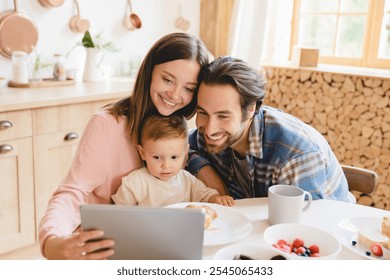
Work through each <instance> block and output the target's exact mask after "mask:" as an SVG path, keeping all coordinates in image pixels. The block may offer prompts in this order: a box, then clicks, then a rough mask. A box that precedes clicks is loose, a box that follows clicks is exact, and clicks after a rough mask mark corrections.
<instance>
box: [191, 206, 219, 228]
mask: <svg viewBox="0 0 390 280" xmlns="http://www.w3.org/2000/svg"><path fill="white" fill-rule="evenodd" d="M186 208H192V209H201V210H203V211H204V213H205V216H204V228H205V229H208V228H210V227H211V224H212V222H213V220H215V219H216V218H217V217H218V214H217V211H215V210H214V209H213V208H211V207H209V206H206V205H195V204H189V205H187V207H186Z"/></svg>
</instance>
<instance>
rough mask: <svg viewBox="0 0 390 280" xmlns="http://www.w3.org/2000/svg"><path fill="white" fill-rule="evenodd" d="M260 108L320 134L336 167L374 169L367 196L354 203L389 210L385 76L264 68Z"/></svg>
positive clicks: (389, 104)
mask: <svg viewBox="0 0 390 280" xmlns="http://www.w3.org/2000/svg"><path fill="white" fill-rule="evenodd" d="M264 70H265V74H266V76H267V80H268V86H267V87H268V90H267V95H266V98H265V100H264V104H267V105H271V106H273V107H277V108H280V109H282V110H284V111H285V112H288V113H290V114H292V115H294V116H296V117H298V118H300V119H301V120H303V121H304V122H306V123H308V124H310V125H312V126H313V127H315V128H316V129H317V130H318V131H320V132H321V133H322V134H323V135H324V136H325V138H326V139H327V140H328V142H329V144H330V146H331V147H332V149H333V151H334V152H335V154H336V156H337V158H338V159H339V161H340V163H343V164H348V165H353V166H358V167H364V168H367V169H371V170H374V171H375V172H376V173H377V174H378V176H379V186H378V189H377V191H376V192H375V193H374V194H372V195H363V194H359V193H354V195H355V196H356V198H357V200H358V203H360V204H364V205H370V206H375V207H378V208H382V209H387V210H390V78H377V77H369V76H363V75H362V76H360V75H346V74H337V73H328V72H319V71H310V70H307V69H305V70H303V69H298V68H296V69H294V68H279V67H270V66H266V67H264Z"/></svg>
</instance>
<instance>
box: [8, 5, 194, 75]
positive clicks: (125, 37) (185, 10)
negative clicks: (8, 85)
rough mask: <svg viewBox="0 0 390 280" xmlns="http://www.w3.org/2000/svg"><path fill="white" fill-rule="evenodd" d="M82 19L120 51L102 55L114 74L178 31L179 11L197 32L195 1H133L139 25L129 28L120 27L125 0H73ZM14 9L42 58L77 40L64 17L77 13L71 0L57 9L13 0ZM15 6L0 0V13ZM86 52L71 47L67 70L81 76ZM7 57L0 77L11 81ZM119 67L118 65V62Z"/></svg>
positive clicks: (62, 50) (51, 58)
mask: <svg viewBox="0 0 390 280" xmlns="http://www.w3.org/2000/svg"><path fill="white" fill-rule="evenodd" d="M78 2H79V6H80V14H81V17H83V18H86V19H88V20H89V21H90V24H91V27H90V32H91V34H92V35H94V34H97V33H99V32H102V36H103V37H104V38H107V39H109V40H112V41H113V42H114V43H115V45H116V46H117V47H118V48H120V49H121V51H120V52H117V53H109V52H107V53H106V56H105V59H104V64H106V65H111V66H112V68H113V70H114V72H115V74H116V75H119V74H121V64H124V63H127V62H128V61H129V60H130V58H132V57H137V56H138V57H143V56H144V55H145V54H146V52H147V51H148V49H149V47H150V46H151V45H152V44H153V43H154V42H155V41H156V40H157V39H158V38H160V37H161V36H163V35H165V34H167V33H171V32H177V31H181V30H180V29H178V28H176V27H175V26H174V23H175V20H176V18H177V17H179V13H180V10H179V7H181V15H182V16H183V17H185V18H186V19H188V20H189V21H190V22H191V25H190V28H189V30H187V32H188V33H192V34H195V35H199V25H200V24H199V23H200V0H132V1H131V3H132V6H133V12H134V13H136V14H138V15H139V17H140V18H141V20H142V28H141V29H139V30H134V31H130V30H128V29H126V28H125V26H124V25H123V18H124V16H125V14H126V13H128V12H129V11H128V10H129V9H128V4H127V0H78ZM18 7H19V9H20V10H24V11H25V12H26V13H27V14H28V15H30V16H31V17H32V18H33V19H34V21H35V23H36V25H37V28H38V33H39V35H38V36H39V38H38V43H37V46H36V50H37V52H38V53H39V54H40V55H41V57H42V59H43V60H46V61H50V62H51V61H52V60H53V54H54V53H56V52H60V53H63V54H66V53H67V52H68V51H69V50H70V49H71V48H72V46H74V45H75V44H76V43H77V42H80V41H81V38H82V36H83V34H80V33H74V32H72V31H71V30H70V28H69V20H70V18H71V17H72V16H73V15H74V14H75V13H76V8H75V4H74V1H73V0H65V1H64V3H63V5H62V6H60V7H57V8H45V7H43V6H42V5H41V4H40V3H39V2H38V0H18ZM9 9H14V4H13V0H0V11H1V12H3V11H5V10H9ZM84 60H85V51H84V49H83V48H82V47H77V48H75V50H74V51H72V53H71V54H70V55H69V56H68V59H67V61H66V65H67V67H68V68H77V69H78V77H79V78H80V77H81V76H82V69H83V65H84ZM10 64H11V60H10V59H7V58H4V57H3V56H0V76H3V77H6V78H8V79H10V77H11V69H10ZM122 66H123V65H122Z"/></svg>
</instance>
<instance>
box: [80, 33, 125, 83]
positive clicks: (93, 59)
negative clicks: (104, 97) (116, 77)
mask: <svg viewBox="0 0 390 280" xmlns="http://www.w3.org/2000/svg"><path fill="white" fill-rule="evenodd" d="M81 43H82V46H83V47H85V50H86V52H87V57H86V60H85V67H84V74H83V80H84V81H85V82H96V81H101V80H102V79H103V75H102V71H101V65H102V62H103V59H104V56H105V51H111V52H114V51H118V49H117V48H116V47H115V45H114V44H113V43H112V42H110V41H107V40H105V39H104V38H103V37H102V36H101V33H99V34H98V35H96V36H95V37H92V36H91V34H90V33H89V31H87V32H85V34H84V36H83V38H82V40H81Z"/></svg>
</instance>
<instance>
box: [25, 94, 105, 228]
mask: <svg viewBox="0 0 390 280" xmlns="http://www.w3.org/2000/svg"><path fill="white" fill-rule="evenodd" d="M109 102H111V100H106V101H99V102H88V103H81V104H72V105H64V106H55V107H48V108H41V109H37V110H34V112H33V119H34V134H35V135H34V141H33V142H34V184H35V210H36V229H37V230H38V226H39V222H40V220H41V219H42V217H43V215H44V213H45V211H46V208H47V203H48V201H49V199H50V198H51V196H52V194H53V192H54V191H55V189H56V188H57V187H58V185H59V183H60V182H61V181H62V180H63V178H64V176H65V175H66V174H67V172H68V170H69V167H70V165H71V163H72V160H73V156H74V154H75V152H76V149H77V146H78V144H79V141H80V137H81V135H82V132H83V129H84V127H85V125H86V124H87V122H88V120H89V118H90V117H91V116H92V114H93V113H94V112H96V111H97V110H99V109H100V108H101V107H103V106H104V105H106V104H107V103H109Z"/></svg>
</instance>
